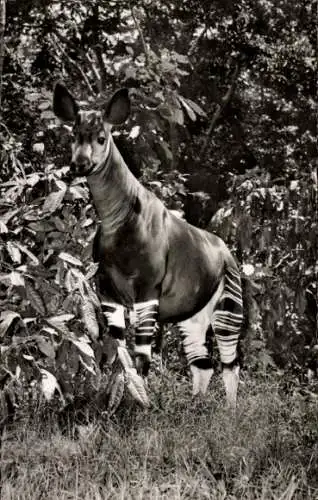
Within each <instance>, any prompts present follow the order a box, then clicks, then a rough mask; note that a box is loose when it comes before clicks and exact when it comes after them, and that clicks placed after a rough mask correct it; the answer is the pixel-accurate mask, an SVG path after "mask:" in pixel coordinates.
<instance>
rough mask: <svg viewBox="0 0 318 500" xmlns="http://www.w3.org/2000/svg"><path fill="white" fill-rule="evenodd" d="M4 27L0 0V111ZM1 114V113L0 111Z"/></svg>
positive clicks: (3, 4)
mask: <svg viewBox="0 0 318 500" xmlns="http://www.w3.org/2000/svg"><path fill="white" fill-rule="evenodd" d="M5 27H6V0H0V110H1V100H2V75H3V61H4V50H5V49H4V30H5ZM0 112H1V111H0Z"/></svg>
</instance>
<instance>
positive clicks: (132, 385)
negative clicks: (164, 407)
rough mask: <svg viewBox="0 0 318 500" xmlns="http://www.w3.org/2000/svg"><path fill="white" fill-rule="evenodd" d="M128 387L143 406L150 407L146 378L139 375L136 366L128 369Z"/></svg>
mask: <svg viewBox="0 0 318 500" xmlns="http://www.w3.org/2000/svg"><path fill="white" fill-rule="evenodd" d="M126 377H127V382H126V387H127V390H128V392H129V393H130V394H131V396H132V397H133V398H134V399H135V400H136V401H137V402H138V403H139V404H141V405H142V406H144V407H149V405H150V402H149V398H148V394H147V390H146V386H145V380H144V379H143V378H142V377H141V376H140V375H138V373H137V371H136V369H135V368H128V369H126Z"/></svg>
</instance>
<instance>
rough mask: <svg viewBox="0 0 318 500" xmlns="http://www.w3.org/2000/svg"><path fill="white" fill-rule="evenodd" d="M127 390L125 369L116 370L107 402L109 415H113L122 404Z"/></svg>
mask: <svg viewBox="0 0 318 500" xmlns="http://www.w3.org/2000/svg"><path fill="white" fill-rule="evenodd" d="M124 390H125V375H124V373H123V371H119V372H116V373H115V375H114V377H112V379H111V384H110V393H109V399H108V404H107V411H108V414H109V415H113V414H114V413H115V411H116V410H117V408H118V406H119V405H120V403H121V401H122V399H123V395H124Z"/></svg>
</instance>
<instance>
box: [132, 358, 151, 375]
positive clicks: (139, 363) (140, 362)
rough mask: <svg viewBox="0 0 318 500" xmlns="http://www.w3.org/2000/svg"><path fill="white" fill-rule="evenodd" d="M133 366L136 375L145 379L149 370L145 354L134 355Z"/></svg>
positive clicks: (148, 362)
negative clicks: (134, 366)
mask: <svg viewBox="0 0 318 500" xmlns="http://www.w3.org/2000/svg"><path fill="white" fill-rule="evenodd" d="M135 365H136V370H137V373H139V375H142V376H143V377H147V375H148V372H149V368H150V361H149V359H148V357H147V356H146V355H145V354H136V357H135Z"/></svg>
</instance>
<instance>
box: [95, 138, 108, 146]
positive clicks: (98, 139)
mask: <svg viewBox="0 0 318 500" xmlns="http://www.w3.org/2000/svg"><path fill="white" fill-rule="evenodd" d="M105 140H106V139H105V137H103V136H102V135H101V136H100V137H98V138H97V142H98V144H100V145H101V146H102V145H103V144H105Z"/></svg>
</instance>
